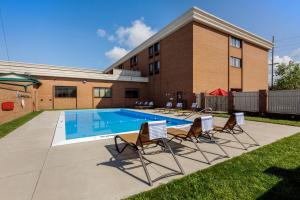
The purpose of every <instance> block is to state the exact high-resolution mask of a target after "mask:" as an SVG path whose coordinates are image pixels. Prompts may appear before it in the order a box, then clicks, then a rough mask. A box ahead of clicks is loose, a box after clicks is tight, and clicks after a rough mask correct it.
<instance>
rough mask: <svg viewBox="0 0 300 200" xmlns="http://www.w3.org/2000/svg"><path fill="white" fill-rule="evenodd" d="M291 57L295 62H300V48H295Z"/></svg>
mask: <svg viewBox="0 0 300 200" xmlns="http://www.w3.org/2000/svg"><path fill="white" fill-rule="evenodd" d="M291 57H292V58H293V60H294V61H295V62H300V48H298V49H296V50H294V51H293V52H292V54H291Z"/></svg>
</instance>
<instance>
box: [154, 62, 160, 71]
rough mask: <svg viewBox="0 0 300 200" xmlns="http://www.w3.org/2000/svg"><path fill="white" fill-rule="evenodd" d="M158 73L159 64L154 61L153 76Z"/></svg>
mask: <svg viewBox="0 0 300 200" xmlns="http://www.w3.org/2000/svg"><path fill="white" fill-rule="evenodd" d="M159 71H160V62H159V61H155V62H154V73H155V74H159Z"/></svg>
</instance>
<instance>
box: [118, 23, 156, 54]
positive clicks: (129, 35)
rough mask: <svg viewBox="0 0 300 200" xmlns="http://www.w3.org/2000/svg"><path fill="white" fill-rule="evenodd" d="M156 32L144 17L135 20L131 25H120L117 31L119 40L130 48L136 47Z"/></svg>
mask: <svg viewBox="0 0 300 200" xmlns="http://www.w3.org/2000/svg"><path fill="white" fill-rule="evenodd" d="M155 33H156V31H155V30H153V29H152V28H151V27H150V26H147V25H146V24H145V23H144V21H143V19H139V20H135V21H133V22H132V24H131V26H130V27H122V26H121V27H119V28H118V29H117V31H116V38H117V40H118V42H119V43H120V44H122V45H125V46H127V47H129V48H134V47H136V46H138V45H139V44H141V43H142V42H144V41H145V40H147V39H148V38H149V37H151V36H152V35H154V34H155Z"/></svg>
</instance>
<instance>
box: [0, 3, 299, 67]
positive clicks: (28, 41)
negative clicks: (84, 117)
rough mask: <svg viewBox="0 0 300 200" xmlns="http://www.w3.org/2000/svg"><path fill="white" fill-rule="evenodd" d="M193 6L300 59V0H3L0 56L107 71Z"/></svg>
mask: <svg viewBox="0 0 300 200" xmlns="http://www.w3.org/2000/svg"><path fill="white" fill-rule="evenodd" d="M192 6H196V7H198V8H200V9H203V10H205V11H207V12H209V13H211V14H213V15H216V16H218V17H220V18H222V19H224V20H226V21H229V22H231V23H233V24H235V25H237V26H239V27H242V28H244V29H246V30H248V31H250V32H252V33H255V34H257V35H260V36H262V37H264V38H266V39H268V40H271V39H272V36H273V35H274V36H275V43H276V48H275V62H288V61H290V60H294V61H300V12H299V10H300V1H299V0H251V1H249V0H226V1H225V0H224V1H220V0H198V1H192V0H172V1H171V0H149V1H148V0H126V1H125V0H123V1H121V0H119V1H118V0H117V1H116V0H109V1H108V0H107V1H104V0H103V1H101V0H97V1H94V0H85V1H84V0H0V9H1V13H2V19H3V21H2V22H3V23H1V21H0V24H1V27H0V59H1V60H7V59H8V58H9V60H12V61H21V62H28V63H39V64H51V65H59V66H72V67H85V68H97V69H101V70H103V69H105V68H106V67H109V66H110V65H111V64H112V63H113V62H114V61H116V60H117V59H119V58H120V57H121V56H123V55H125V54H126V53H127V52H128V51H130V50H132V49H133V48H134V47H136V46H137V45H139V44H140V43H141V42H143V41H145V40H146V39H147V38H149V37H150V36H151V35H153V34H155V33H156V32H157V31H159V30H160V29H162V28H163V27H164V26H166V25H167V24H168V23H170V22H171V21H173V20H174V19H175V18H176V17H178V16H180V15H181V14H183V13H184V12H185V11H187V10H188V9H190V8H191V7H192ZM2 27H4V29H3V28H2ZM3 30H4V31H3ZM5 36H6V37H5ZM5 38H6V44H7V50H8V51H6V45H5ZM7 52H8V56H7Z"/></svg>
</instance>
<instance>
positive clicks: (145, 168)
mask: <svg viewBox="0 0 300 200" xmlns="http://www.w3.org/2000/svg"><path fill="white" fill-rule="evenodd" d="M137 153H138V155H139V157H140V160H141V162H142V166H143V168H144V171H145V174H146V176H147V179H148V182H149V185H150V186H152V185H153V183H152V180H151V178H150V175H149V172H148V170H147V167H146V164H145V162H144V160H143V156H142V154H141V152H140V150H138V149H137Z"/></svg>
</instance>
